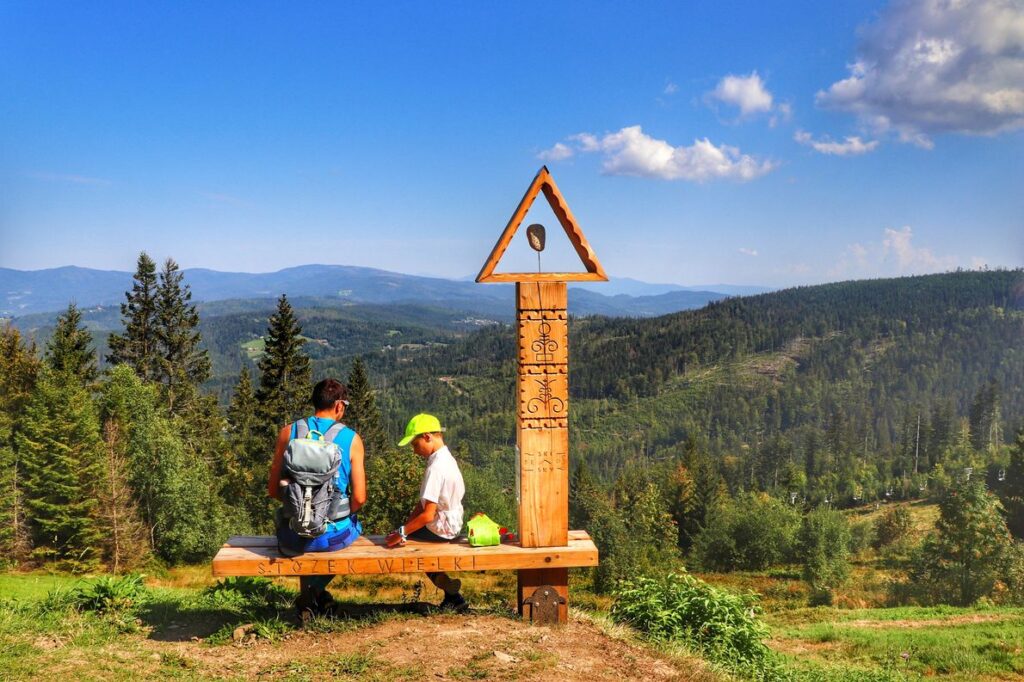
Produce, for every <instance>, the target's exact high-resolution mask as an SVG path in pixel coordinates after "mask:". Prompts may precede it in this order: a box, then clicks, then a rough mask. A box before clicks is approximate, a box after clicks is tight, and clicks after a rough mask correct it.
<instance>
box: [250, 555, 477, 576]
mask: <svg viewBox="0 0 1024 682" xmlns="http://www.w3.org/2000/svg"><path fill="white" fill-rule="evenodd" d="M475 568H476V557H474V556H422V557H394V558H391V557H388V558H384V559H366V558H360V559H342V558H332V559H327V558H324V559H308V558H302V559H270V560H268V561H261V562H260V563H258V564H257V565H256V572H257V574H258V575H346V574H359V573H362V574H366V573H420V572H425V571H431V572H433V571H472V570H474V569H475Z"/></svg>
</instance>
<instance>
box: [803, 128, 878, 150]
mask: <svg viewBox="0 0 1024 682" xmlns="http://www.w3.org/2000/svg"><path fill="white" fill-rule="evenodd" d="M793 139H794V140H796V141H797V142H799V143H800V144H802V145H805V146H808V147H810V148H811V149H813V150H814V151H816V152H820V153H822V154H831V155H834V156H856V155H858V154H867V153H868V152H870V151H874V150H875V149H876V148H877V147H878V140H869V141H867V142H865V141H863V140H861V139H860V137H857V136H850V137H847V138H846V139H845V140H843V141H842V142H836V141H834V140H832V139H831V138H829V137H828V136H825V137H824V138H821V139H818V140H815V139H814V136H813V135H811V134H810V133H808V132H806V131H803V130H798V131H796V133H794V134H793Z"/></svg>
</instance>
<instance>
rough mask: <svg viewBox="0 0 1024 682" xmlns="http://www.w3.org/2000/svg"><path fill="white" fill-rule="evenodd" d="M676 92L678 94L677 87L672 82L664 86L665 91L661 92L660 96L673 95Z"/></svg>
mask: <svg viewBox="0 0 1024 682" xmlns="http://www.w3.org/2000/svg"><path fill="white" fill-rule="evenodd" d="M677 92H679V86H678V85H676V84H675V83H673V82H672V81H669V82H668V83H666V84H665V89H664V90H662V91H661V94H663V95H674V94H676V93H677Z"/></svg>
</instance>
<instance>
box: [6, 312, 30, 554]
mask: <svg viewBox="0 0 1024 682" xmlns="http://www.w3.org/2000/svg"><path fill="white" fill-rule="evenodd" d="M38 371H39V361H38V360H37V359H36V351H35V346H34V345H31V344H28V343H25V342H24V341H23V339H22V337H21V334H19V333H18V330H17V329H15V328H14V327H12V326H10V325H9V324H6V323H3V324H0V564H5V563H18V562H20V561H23V560H24V559H26V558H27V556H28V551H29V549H30V542H29V536H28V527H27V526H26V523H25V500H24V480H23V478H24V466H23V465H22V463H21V458H20V457H19V456H18V450H17V448H16V442H17V435H18V433H19V431H20V430H21V429H22V428H23V427H24V425H25V408H26V406H27V405H28V402H29V399H30V398H31V397H32V392H33V390H34V387H35V382H36V375H37V373H38Z"/></svg>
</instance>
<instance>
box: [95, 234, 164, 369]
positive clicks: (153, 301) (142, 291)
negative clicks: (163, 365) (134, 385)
mask: <svg viewBox="0 0 1024 682" xmlns="http://www.w3.org/2000/svg"><path fill="white" fill-rule="evenodd" d="M125 298H126V299H127V301H126V302H125V303H122V304H121V320H122V321H123V322H124V327H125V329H124V335H120V334H111V335H110V339H109V341H108V344H109V345H110V355H108V356H107V362H109V363H110V364H111V365H119V364H126V365H128V366H130V367H131V368H132V369H134V370H135V373H136V374H137V375H138V376H139V377H140V378H141V379H143V380H144V381H156V379H157V377H158V376H159V368H160V355H159V348H158V343H157V324H158V321H157V279H156V263H154V262H153V259H152V258H150V257H149V256H148V255H146V252H145V251H143V252H142V253H140V254H139V260H138V263H137V265H136V270H135V282H134V283H133V284H132V290H131V291H128V292H125Z"/></svg>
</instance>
